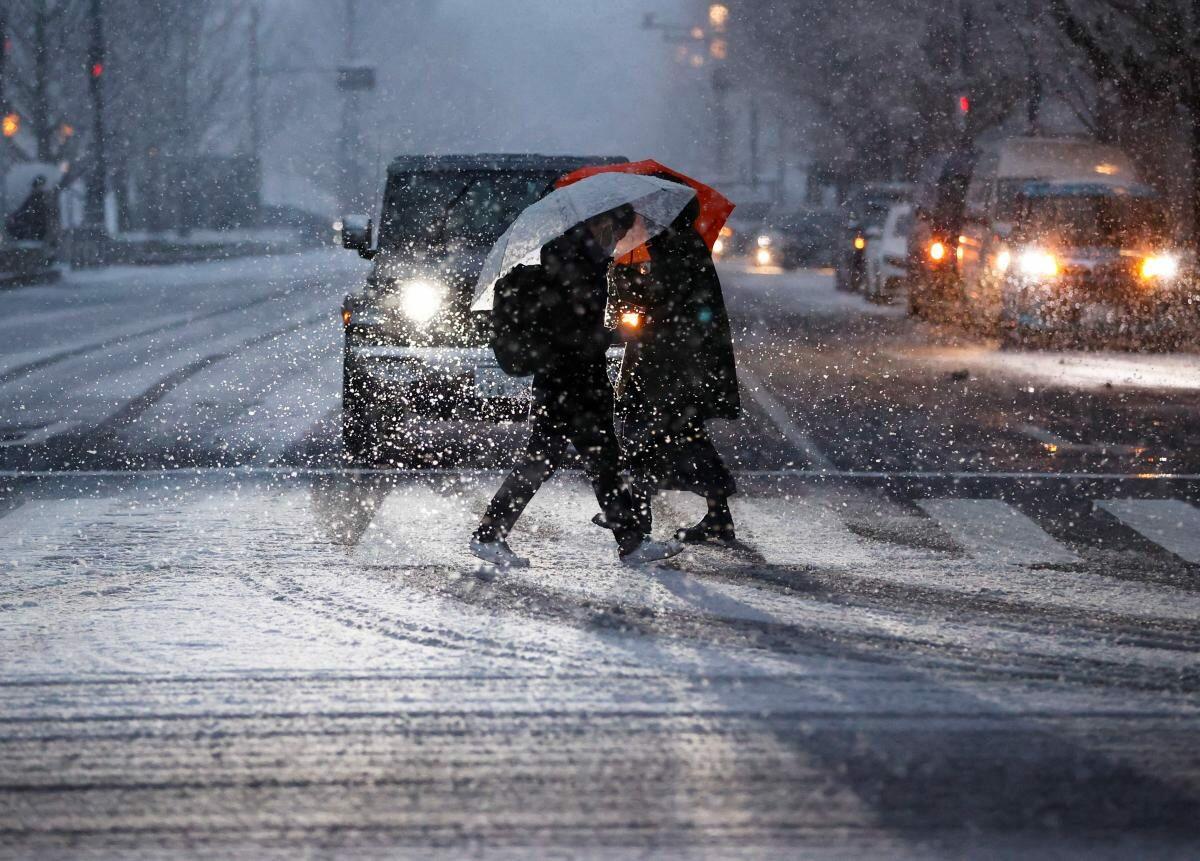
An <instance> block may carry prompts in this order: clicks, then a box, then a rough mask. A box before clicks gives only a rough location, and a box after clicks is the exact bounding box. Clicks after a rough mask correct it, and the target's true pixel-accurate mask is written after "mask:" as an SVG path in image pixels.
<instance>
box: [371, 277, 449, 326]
mask: <svg viewBox="0 0 1200 861" xmlns="http://www.w3.org/2000/svg"><path fill="white" fill-rule="evenodd" d="M448 292H449V291H448V288H447V287H446V285H445V284H442V283H441V282H439V281H435V280H432V279H425V278H411V279H408V280H405V281H399V282H397V284H396V287H395V290H394V291H392V292H391V293H390V294H389V295H388V296H387V298H386V299H384V300H383V305H384V306H385V307H386V308H388V309H389V310H391V311H399V312H400V313H401V314H403V315H404V316H405V317H407V318H408V319H409V320H410V321H412V322H413V323H415V324H416V325H418V326H423V325H425V324H426V323H428V322H429V321H430V320H432V319H433V318H434V317H435V316H436V315H437V313H438V311H440V310H441V309H442V306H443V305H445V303H446V294H447V293H448Z"/></svg>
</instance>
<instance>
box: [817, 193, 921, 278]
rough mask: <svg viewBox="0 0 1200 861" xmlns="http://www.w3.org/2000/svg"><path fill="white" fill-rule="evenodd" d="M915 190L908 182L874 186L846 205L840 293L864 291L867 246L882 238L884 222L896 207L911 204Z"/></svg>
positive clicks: (838, 258) (838, 264)
mask: <svg viewBox="0 0 1200 861" xmlns="http://www.w3.org/2000/svg"><path fill="white" fill-rule="evenodd" d="M912 190H913V189H912V186H911V185H910V184H908V183H905V182H883V183H870V184H868V185H864V186H863V187H862V188H861V189H859V190H858V191H857V192H856V193H855V194H854V195H852V196H851V197H850V199H849V200H848V201H847V202H846V205H845V206H844V207H843V212H844V213H845V216H844V221H843V222H842V230H841V235H840V238H839V242H838V246H837V250H836V251H835V253H834V284H835V286H836V287H837V288H838V289H839V290H850V291H857V290H860V289H862V281H863V275H864V273H865V271H866V258H865V254H866V250H867V245H868V244H869V243H870V242H871V240H872V239H878V238H879V237H880V236H881V235H882V231H883V221H884V219H885V218H886V217H887V213H888V210H889V209H890V208H891V206H892V204H895V203H905V202H907V201H909V200H910V199H911V198H912Z"/></svg>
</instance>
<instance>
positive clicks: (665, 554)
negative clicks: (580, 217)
mask: <svg viewBox="0 0 1200 861" xmlns="http://www.w3.org/2000/svg"><path fill="white" fill-rule="evenodd" d="M633 222H634V213H633V211H632V209H629V208H628V207H622V208H620V209H617V210H613V211H611V212H608V213H605V214H602V215H599V216H596V217H594V218H591V219H588V220H587V221H585V222H582V223H580V224H577V225H575V226H574V227H572V228H571V229H570V230H568V231H567V232H566V233H565V234H564V235H563V236H561V237H559V238H558V239H555V240H553V241H551V242H549V243H547V244H546V245H545V246H544V247H543V248H542V251H541V257H540V265H539V266H532V267H531V266H519V267H516V268H515V269H514V270H512V271H511V272H510V273H508V275H506V276H505V277H504V278H503V279H501V281H500V282H498V283H497V285H496V290H495V301H494V306H493V315H494V318H495V323H494V325H495V335H494V336H493V348H494V350H495V352H496V356H497V359H498V361H500V363H501V365H502V367H504V368H505V370H506V371H509V372H531V373H532V374H533V403H532V406H531V409H530V424H531V427H530V434H529V440H528V442H527V443H526V446H525V450H524V451H523V452H522V453H521V455H520V456H519V457H518V458H517V463H516V464H515V465H514V466H513V468H512V471H511V472H510V473H509V474H508V477H507V478H505V480H504V483H503V484H502V485H501V487H500V489H499V490H498V491H497V492H496V495H495V496H494V497H493V498H492V501H491V503H490V504H489V505H488V508H487V511H486V512H485V513H484V515H483V518H482V519H481V521H480V523H479V527H478V528H477V529H476V530H475V533H474V535H473V536H472V537H471V542H470V549H471V553H472V554H474V555H475V556H476V557H478V558H480V559H482V560H484V561H486V562H489V563H492V564H495V565H498V566H500V567H524V566H527V565H528V564H529V563H528V560H526V559H524V558H522V557H520V556H518V555H517V554H516V553H514V552H513V551H512V549H511V548H510V547H509V546H508V543H507V540H506V539H507V536H508V534H509V533H510V532H511V531H512V529H513V527H514V526H515V525H516V522H517V520H518V518H520V516H521V513H522V512H523V511H524V510H525V506H526V505H528V504H529V501H530V500H531V499H532V498H533V495H534V494H535V493H536V492H537V490H538V488H539V487H541V485H542V483H543V482H545V481H546V479H548V478H549V477H550V476H551V475H552V474H553V473H554V471H555V470H556V469H557V468H558V467H559V466H560V465H561V463H562V461H563V458H564V456H565V454H566V450H567V445H568V443H573V444H574V446H575V449H576V451H577V452H578V453H579V455H580V457H581V459H582V460H583V464H584V469H585V471H586V473H587V475H588V478H589V479H590V480H591V483H592V488H593V490H594V492H595V494H596V500H597V502H599V504H600V508H601V510H602V511H603V512H604V517H605V519H606V521H607V522H608V523H610V524H611V525H612V529H613V534H614V536H615V538H616V541H617V549H618V553H619V555H620V558H621V560H622V561H624V562H627V563H632V564H641V563H647V562H653V561H657V560H661V559H667V558H669V557H671V556H674V555H675V554H677V553H679V552H680V551H681V550H682V549H683V546H682V545H681V544H679V543H678V542H674V541H668V542H657V541H651V540H649V538H648V536H647V535H646V534H644V533H643V532H642V530H641V529H640V527H639V522H640V519H639V517H638V516H637V513H636V511H635V510H634V502H633V496H632V492H631V490H630V488H629V486H628V484H627V482H626V481H625V480H624V479H623V477H622V472H621V451H620V447H619V444H618V441H617V435H616V431H615V430H614V427H613V388H612V383H611V381H610V380H609V377H608V365H607V350H608V346H609V344H610V342H611V338H612V336H611V333H610V332H609V331H608V330H607V329H606V328H605V326H604V309H605V305H606V303H607V298H608V267H609V262H610V258H611V256H612V253H613V249H614V247H615V246H616V243H617V241H618V240H619V239H620V238H621V237H622V236H623V235H624V234H625V233H626V232H627V231H628V230H629V229H630V227H632V225H633Z"/></svg>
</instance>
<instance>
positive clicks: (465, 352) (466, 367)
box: [346, 346, 530, 401]
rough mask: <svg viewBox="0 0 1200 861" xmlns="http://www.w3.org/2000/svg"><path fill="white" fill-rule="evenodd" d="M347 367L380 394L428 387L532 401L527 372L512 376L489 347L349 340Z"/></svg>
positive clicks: (465, 396) (459, 395) (458, 395)
mask: <svg viewBox="0 0 1200 861" xmlns="http://www.w3.org/2000/svg"><path fill="white" fill-rule="evenodd" d="M346 364H347V369H348V370H351V371H352V372H353V375H354V376H355V377H357V380H358V383H359V385H362V386H365V387H367V388H368V389H370V390H371V391H373V392H375V393H377V394H379V395H382V396H385V397H386V396H387V395H400V394H410V395H411V393H413V392H414V391H420V392H428V393H430V394H432V395H435V396H437V397H438V398H439V400H441V399H445V398H450V399H452V400H455V401H490V400H506V401H528V400H529V381H530V378H529V377H510V376H508V375H507V374H505V373H504V371H503V370H501V368H500V366H499V365H498V364H496V357H495V355H494V354H493V353H492V350H491V348H490V347H391V346H347V348H346Z"/></svg>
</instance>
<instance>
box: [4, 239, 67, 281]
mask: <svg viewBox="0 0 1200 861" xmlns="http://www.w3.org/2000/svg"><path fill="white" fill-rule="evenodd" d="M60 277H61V273H60V272H59V270H58V268H57V267H56V266H55V261H54V258H53V256H52V255H49V254H47V253H46V249H45V247H44V246H43V245H42V244H41V243H37V242H8V243H5V244H4V245H0V287H6V286H9V285H16V284H38V283H48V282H51V281H57V280H58V279H59V278H60Z"/></svg>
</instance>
